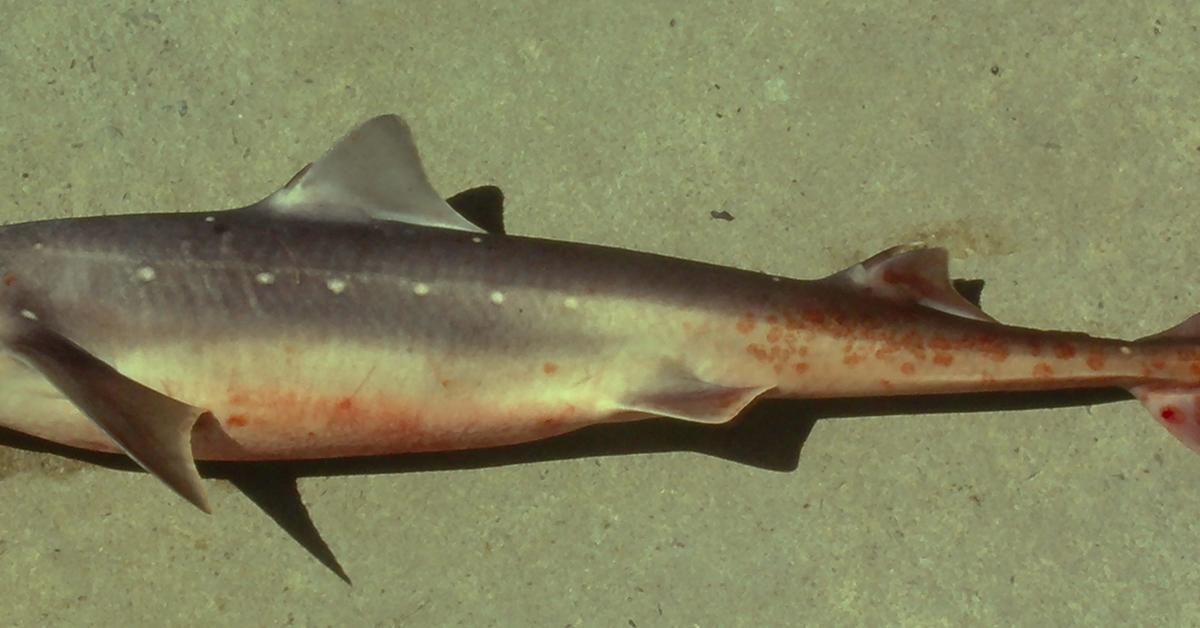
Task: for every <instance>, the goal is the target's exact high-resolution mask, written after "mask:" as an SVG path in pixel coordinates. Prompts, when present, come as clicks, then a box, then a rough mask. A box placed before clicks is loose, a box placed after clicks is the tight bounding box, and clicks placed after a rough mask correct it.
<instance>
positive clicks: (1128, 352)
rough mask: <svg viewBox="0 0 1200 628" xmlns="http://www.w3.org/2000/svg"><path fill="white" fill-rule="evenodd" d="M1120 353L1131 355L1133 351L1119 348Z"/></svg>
mask: <svg viewBox="0 0 1200 628" xmlns="http://www.w3.org/2000/svg"><path fill="white" fill-rule="evenodd" d="M1121 353H1123V354H1125V355H1129V354H1130V353H1133V349H1130V348H1129V347H1121Z"/></svg>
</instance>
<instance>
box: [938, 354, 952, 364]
mask: <svg viewBox="0 0 1200 628" xmlns="http://www.w3.org/2000/svg"><path fill="white" fill-rule="evenodd" d="M933 363H934V364H937V365H939V366H950V365H951V364H953V363H954V356H952V355H950V354H949V353H935V354H934V356H933Z"/></svg>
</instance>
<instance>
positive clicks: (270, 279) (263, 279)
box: [254, 273, 275, 286]
mask: <svg viewBox="0 0 1200 628" xmlns="http://www.w3.org/2000/svg"><path fill="white" fill-rule="evenodd" d="M254 280H255V281H257V282H258V283H261V284H262V285H264V286H269V285H271V284H273V283H275V275H272V274H271V273H258V274H257V275H255V276H254Z"/></svg>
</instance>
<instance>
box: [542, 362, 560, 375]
mask: <svg viewBox="0 0 1200 628" xmlns="http://www.w3.org/2000/svg"><path fill="white" fill-rule="evenodd" d="M556 371H558V365H557V364H555V363H553V362H547V363H545V364H543V365H542V372H543V373H545V374H547V375H553V374H554V373H555V372H556Z"/></svg>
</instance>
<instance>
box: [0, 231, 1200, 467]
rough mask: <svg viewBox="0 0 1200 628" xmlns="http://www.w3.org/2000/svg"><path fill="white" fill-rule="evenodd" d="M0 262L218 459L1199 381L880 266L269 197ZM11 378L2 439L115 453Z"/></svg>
mask: <svg viewBox="0 0 1200 628" xmlns="http://www.w3.org/2000/svg"><path fill="white" fill-rule="evenodd" d="M0 251H3V254H2V255H3V258H2V259H3V268H4V274H3V277H4V279H3V282H2V283H3V292H2V293H0V294H2V298H3V299H4V302H5V304H6V305H8V308H9V310H10V311H20V310H25V311H28V312H32V313H34V314H35V315H36V316H37V317H38V319H39V320H40V321H41V322H43V323H45V324H46V325H47V326H49V327H50V328H53V329H55V330H57V331H58V332H59V333H61V334H63V335H64V336H65V337H67V338H69V339H71V340H72V341H74V342H75V343H77V344H78V345H79V346H80V347H82V348H84V349H86V350H87V351H88V352H90V353H92V354H93V355H95V356H96V357H98V358H99V359H101V360H103V361H105V362H107V363H108V364H110V365H112V366H113V367H114V368H115V369H116V370H117V371H119V372H120V373H122V374H124V375H126V376H127V377H129V378H131V379H133V380H135V381H138V382H141V383H143V384H145V385H146V386H148V387H150V388H152V389H154V390H157V391H159V392H161V393H163V394H165V395H167V396H170V397H172V398H175V399H179V400H181V401H183V402H185V403H187V404H191V405H192V406H196V407H199V408H202V409H205V410H207V411H208V412H209V414H208V415H206V416H205V417H204V418H203V419H202V420H201V421H200V422H199V424H198V425H197V427H196V430H195V432H194V434H193V443H194V446H195V455H196V457H197V458H207V459H271V458H319V457H332V456H351V455H365V454H381V453H396V452H409V451H429V450H447V449H461V448H471V447H480V446H488V445H497V444H505V443H513V442H520V441H527V440H533V439H537V438H541V437H546V436H551V435H554V434H559V433H562V432H565V431H568V430H571V429H575V428H577V427H581V426H583V425H587V424H590V423H594V422H599V421H607V420H623V419H631V418H639V417H643V416H647V415H649V414H666V415H670V416H678V417H679V418H684V419H693V420H702V421H710V422H719V421H724V420H728V419H729V418H732V417H733V416H734V415H736V414H737V413H738V412H739V411H740V410H742V409H743V408H744V407H745V405H746V404H748V403H750V402H751V401H753V400H754V399H755V398H756V397H758V396H760V395H765V396H780V397H798V398H805V397H810V398H811V397H840V396H870V395H897V394H930V393H949V392H967V391H996V390H1030V389H1054V388H1081V387H1100V386H1105V387H1106V386H1123V387H1127V388H1135V387H1138V386H1143V387H1151V388H1154V387H1158V388H1171V389H1174V388H1178V387H1180V386H1194V385H1195V383H1196V382H1197V381H1198V380H1200V351H1198V350H1197V346H1196V343H1195V342H1194V341H1181V340H1179V339H1177V338H1174V337H1166V338H1159V339H1153V340H1147V341H1143V342H1134V343H1130V342H1123V341H1117V340H1107V339H1096V338H1090V337H1087V336H1084V335H1079V334H1068V333H1058V332H1041V331H1036V330H1029V329H1021V328H1014V327H1007V326H1002V325H998V324H996V323H992V322H988V321H985V320H975V319H970V318H965V317H963V316H958V315H954V314H948V313H945V312H943V311H940V310H938V309H934V308H932V307H929V306H928V305H926V304H922V303H920V302H919V301H915V300H912V299H906V298H903V297H902V298H894V297H893V298H888V297H887V295H886V294H885V293H886V292H887V290H886V288H887V287H888V282H887V281H886V280H885V279H884V277H885V275H886V273H879V272H876V273H875V274H874V276H870V275H868V276H865V277H864V276H860V277H858V278H857V280H853V279H848V278H846V276H845V273H843V274H842V275H840V276H835V277H833V278H830V279H827V280H823V281H798V280H792V279H785V278H779V277H771V276H767V275H763V274H759V273H751V272H746V271H741V270H736V269H729V268H723V267H717V266H711V265H706V264H701V263H697V262H690V261H685V260H679V259H673V258H665V257H661V256H656V255H649V254H644V253H636V252H632V251H625V250H619V249H609V248H603V247H596V246H590V245H581V244H572V243H564V242H555V241H546V240H537V239H530V238H520V237H515V236H504V235H492V234H477V233H472V232H467V231H458V230H449V229H441V228H433V227H423V226H415V225H408V224H404V223H398V222H373V223H363V224H360V223H347V224H330V223H326V222H314V221H307V220H278V219H276V218H275V217H272V216H268V215H264V214H263V213H262V212H260V211H257V210H255V209H253V208H251V209H244V210H235V211H230V212H217V213H209V214H175V215H171V214H163V215H145V216H114V217H97V218H89V219H77V220H65V221H48V222H42V223H30V224H25V225H16V226H12V227H8V228H6V229H4V230H2V231H0ZM906 255H909V256H911V253H899V254H897V255H895V256H892V257H891V258H890V259H889V258H885V259H884V260H883V261H882V262H877V263H876V270H878V268H881V267H882V268H886V265H888V264H891V263H893V262H894V261H895V260H900V261H901V262H903V261H904V260H905V257H906ZM935 261H936V260H935ZM880 264H882V265H883V266H880ZM938 272H941V270H940V269H934V273H933V274H934V276H936V274H937V273H938ZM859 274H860V275H862V273H859ZM891 281H892V284H893V285H895V284H901V285H904V282H905V281H911V279H896V277H894V276H893V277H891ZM875 283H880V286H879V289H874V288H873V286H874V284H875ZM926 292H929V291H928V290H926ZM3 369H4V372H3V373H2V378H0V387H2V388H3V390H0V421H2V422H3V423H4V424H5V425H6V426H8V427H12V428H15V429H18V430H21V431H24V432H27V433H30V434H33V435H35V436H40V437H43V438H48V439H50V440H55V441H58V442H62V443H66V444H69V445H75V446H80V447H86V448H90V449H98V450H112V449H113V445H112V444H111V441H110V440H109V439H108V438H107V437H106V436H105V435H104V434H103V433H102V432H100V431H99V430H98V429H96V427H95V426H94V424H93V423H92V422H91V421H89V420H88V419H87V418H86V417H84V416H83V415H82V414H81V413H80V412H79V411H78V410H77V409H76V408H75V407H74V406H73V405H72V404H71V403H70V402H69V401H68V400H66V399H65V398H64V397H63V395H62V394H61V393H59V392H58V391H57V390H56V389H55V388H54V387H53V386H51V385H50V384H49V383H48V382H47V381H46V379H45V378H44V377H41V376H40V375H39V373H37V372H35V371H33V370H31V369H30V368H28V366H26V365H25V364H23V363H21V362H20V361H19V360H16V359H13V358H9V359H7V360H5V362H4V366H3ZM1189 411H1190V410H1188V409H1186V408H1178V409H1175V410H1174V412H1176V413H1177V414H1178V415H1184V414H1186V413H1187V412H1189ZM1159 418H1160V420H1163V421H1164V423H1168V424H1169V426H1170V421H1168V420H1167V419H1176V418H1181V417H1179V416H1176V415H1173V414H1171V413H1170V412H1168V416H1167V417H1163V416H1161V415H1160V416H1159Z"/></svg>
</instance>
